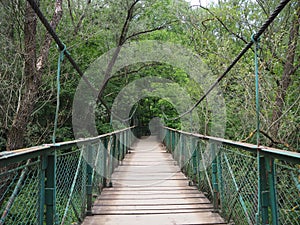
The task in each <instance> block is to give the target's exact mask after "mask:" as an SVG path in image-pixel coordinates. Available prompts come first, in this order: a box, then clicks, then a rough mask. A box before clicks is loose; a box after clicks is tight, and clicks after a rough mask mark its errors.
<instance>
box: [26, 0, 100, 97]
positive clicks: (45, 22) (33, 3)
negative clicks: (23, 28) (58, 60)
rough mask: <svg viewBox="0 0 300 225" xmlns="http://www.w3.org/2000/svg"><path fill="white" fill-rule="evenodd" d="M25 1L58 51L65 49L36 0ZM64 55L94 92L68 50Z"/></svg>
mask: <svg viewBox="0 0 300 225" xmlns="http://www.w3.org/2000/svg"><path fill="white" fill-rule="evenodd" d="M27 2H28V3H29V4H30V6H31V8H32V9H33V10H34V12H35V13H36V15H37V16H38V17H39V19H40V21H41V22H42V24H43V25H44V27H45V28H46V30H47V31H48V32H49V34H50V35H51V36H52V38H53V40H54V41H55V42H56V44H57V46H58V48H59V49H60V51H63V50H64V49H65V45H64V43H63V42H62V41H61V40H60V38H59V37H58V35H57V34H56V32H55V31H54V30H53V28H52V26H51V25H50V23H49V22H48V20H47V19H46V17H45V16H44V15H43V13H42V12H41V10H40V8H39V6H38V5H37V3H36V1H35V0H27ZM65 57H66V58H67V59H68V60H69V62H70V63H71V65H72V66H73V68H74V69H75V70H76V71H77V72H78V74H79V75H80V77H82V79H83V80H84V81H85V82H86V84H87V85H88V86H89V87H90V88H91V89H92V90H94V91H95V92H96V90H95V88H94V87H93V86H92V85H91V84H90V82H89V81H88V80H87V79H86V77H85V76H84V73H83V72H82V71H81V69H80V68H79V66H78V65H77V63H76V62H75V61H74V59H73V58H72V56H71V55H70V53H69V52H68V51H65Z"/></svg>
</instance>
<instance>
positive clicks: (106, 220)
mask: <svg viewBox="0 0 300 225" xmlns="http://www.w3.org/2000/svg"><path fill="white" fill-rule="evenodd" d="M112 181H113V187H112V188H106V189H104V190H103V192H102V194H101V196H99V197H98V199H97V200H96V202H95V203H94V206H93V216H88V217H86V219H85V220H84V222H83V225H96V224H97V225H119V224H123V225H127V224H128V225H168V224H206V225H208V224H226V223H225V222H224V220H223V219H222V218H221V217H220V215H219V214H217V213H213V206H212V204H210V202H209V200H208V199H207V198H206V197H205V196H204V195H203V194H202V193H200V192H199V191H198V190H197V189H196V188H195V187H190V186H189V185H188V179H187V178H186V177H185V176H184V175H183V174H182V173H181V172H180V168H179V167H178V166H177V164H176V162H175V161H174V160H173V159H172V156H171V154H169V153H167V152H166V151H165V150H164V148H163V147H162V146H161V144H160V143H158V142H157V141H156V140H155V138H153V137H152V138H148V139H142V140H140V141H139V142H138V143H136V144H135V146H134V147H133V150H131V154H128V155H127V156H126V158H125V160H124V161H123V162H122V165H121V166H119V167H118V168H117V169H116V171H115V172H114V174H113V177H112Z"/></svg>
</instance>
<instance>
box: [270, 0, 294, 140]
mask: <svg viewBox="0 0 300 225" xmlns="http://www.w3.org/2000/svg"><path fill="white" fill-rule="evenodd" d="M296 7H297V14H296V15H295V16H294V17H295V18H294V19H293V20H292V24H291V29H290V36H289V42H288V49H287V55H286V62H285V64H284V69H283V74H282V78H281V82H280V86H279V88H278V91H277V95H276V100H275V105H274V110H273V116H272V122H271V124H272V125H273V126H272V127H271V129H270V131H271V135H272V137H273V138H274V139H278V136H279V135H278V133H279V129H280V118H281V116H282V115H283V109H284V102H285V97H286V93H287V90H288V88H289V86H290V84H291V76H292V75H293V74H294V73H295V66H294V62H295V56H296V47H297V43H298V36H299V25H300V1H298V3H297V6H296Z"/></svg>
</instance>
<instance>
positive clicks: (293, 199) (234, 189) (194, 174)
mask: <svg viewBox="0 0 300 225" xmlns="http://www.w3.org/2000/svg"><path fill="white" fill-rule="evenodd" d="M172 132H174V131H169V132H167V134H166V140H165V144H166V146H167V148H168V149H169V151H170V152H172V153H173V156H174V159H175V160H176V161H177V162H178V164H179V165H180V164H181V163H182V161H185V162H186V164H185V165H184V167H183V171H184V172H185V173H186V175H187V176H188V177H189V179H190V180H191V183H193V184H195V185H197V187H198V189H199V190H200V191H202V192H203V193H204V194H205V195H206V196H207V198H208V199H209V200H211V201H212V202H213V200H214V199H213V197H214V193H213V184H212V180H213V166H212V163H213V162H214V163H215V164H216V165H217V172H216V175H215V176H217V177H215V178H216V179H217V183H218V189H219V190H218V201H219V207H220V208H219V211H220V213H221V215H222V216H223V217H224V218H225V219H226V220H227V221H228V222H233V223H234V224H236V225H245V224H256V221H257V220H258V216H259V215H257V213H258V201H259V191H258V177H259V171H258V159H257V155H256V152H253V153H250V152H249V151H245V150H243V149H242V148H240V147H238V146H237V147H235V146H229V145H225V144H223V145H221V144H216V145H217V149H216V151H215V153H216V154H214V151H213V150H212V145H213V143H210V142H209V141H208V140H200V139H199V138H197V137H193V136H189V135H187V134H180V133H179V132H175V133H172ZM179 138H180V140H179ZM182 143H184V145H183V146H182ZM181 148H182V149H181ZM181 151H184V152H185V153H182V154H180V152H181ZM187 157H188V158H189V159H188V160H187ZM275 165H276V166H275V180H276V181H275V189H276V201H277V206H278V214H279V224H284V225H285V224H289V225H300V165H295V164H293V163H291V162H287V161H283V160H279V159H275ZM266 182H267V183H268V182H269V181H266ZM271 218H272V217H271V210H269V220H270V224H271V223H272V221H271V220H272V219H271Z"/></svg>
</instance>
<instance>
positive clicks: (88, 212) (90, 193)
mask: <svg viewBox="0 0 300 225" xmlns="http://www.w3.org/2000/svg"><path fill="white" fill-rule="evenodd" d="M86 150H87V162H86V174H87V183H86V197H87V201H86V215H87V216H91V215H92V198H93V180H92V177H93V168H92V166H91V165H90V163H89V162H92V157H93V156H92V151H93V146H92V145H88V146H87V149H86Z"/></svg>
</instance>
